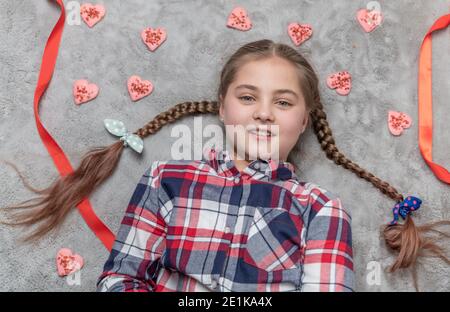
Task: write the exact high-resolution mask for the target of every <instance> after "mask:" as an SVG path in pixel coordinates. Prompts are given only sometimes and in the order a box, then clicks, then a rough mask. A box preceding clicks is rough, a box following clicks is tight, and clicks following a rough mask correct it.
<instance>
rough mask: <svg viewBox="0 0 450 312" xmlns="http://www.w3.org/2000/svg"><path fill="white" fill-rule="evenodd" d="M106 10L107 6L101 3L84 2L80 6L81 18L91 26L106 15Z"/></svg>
mask: <svg viewBox="0 0 450 312" xmlns="http://www.w3.org/2000/svg"><path fill="white" fill-rule="evenodd" d="M105 12H106V10H105V7H104V6H103V5H101V4H97V5H92V4H90V3H83V4H82V5H81V7H80V14H81V18H82V19H83V21H84V22H85V23H86V24H87V25H88V26H89V27H93V26H94V25H95V24H97V23H98V22H99V21H100V20H101V19H102V18H103V16H105Z"/></svg>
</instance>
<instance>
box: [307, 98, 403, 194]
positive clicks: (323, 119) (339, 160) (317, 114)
mask: <svg viewBox="0 0 450 312" xmlns="http://www.w3.org/2000/svg"><path fill="white" fill-rule="evenodd" d="M316 104H317V107H316V108H315V109H313V110H312V111H311V113H310V116H311V118H312V126H313V128H314V132H315V133H316V135H317V139H318V140H319V143H320V146H321V147H322V149H323V150H324V151H325V154H326V156H327V158H329V159H331V160H332V161H334V162H335V163H336V164H337V165H340V166H342V167H344V168H346V169H349V170H350V171H352V172H353V173H355V174H356V175H357V176H358V177H360V178H362V179H364V180H366V181H368V182H370V183H372V184H373V185H374V186H375V187H376V188H378V189H379V190H380V191H381V192H382V193H383V194H385V195H387V196H389V197H390V198H392V199H393V200H395V201H402V200H403V195H402V194H400V193H399V192H398V191H397V190H396V189H395V188H394V187H392V186H391V185H389V183H387V182H385V181H383V180H381V179H379V178H377V177H376V176H375V175H373V174H372V173H370V172H368V171H367V170H365V169H363V168H361V167H360V166H359V165H358V164H356V163H354V162H353V161H351V160H350V159H348V158H347V157H345V155H344V154H342V153H341V152H339V150H338V148H337V147H336V145H335V141H334V138H333V134H332V132H331V129H330V127H329V126H328V121H327V115H326V114H325V112H324V111H323V106H322V103H321V101H320V99H319V100H316Z"/></svg>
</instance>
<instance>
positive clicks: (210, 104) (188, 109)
mask: <svg viewBox="0 0 450 312" xmlns="http://www.w3.org/2000/svg"><path fill="white" fill-rule="evenodd" d="M218 112H219V105H218V103H217V101H200V102H183V103H179V104H177V105H175V106H173V107H172V108H170V109H169V110H167V111H165V112H162V113H160V114H158V115H157V116H156V117H155V118H153V119H152V120H151V121H149V122H148V123H147V124H146V125H144V126H143V127H142V128H140V129H139V130H137V131H136V132H135V134H137V135H139V136H140V137H141V138H145V137H147V136H148V135H150V134H155V133H156V132H158V131H159V129H161V128H162V127H163V126H165V125H166V124H168V123H173V122H175V121H177V120H178V119H180V118H182V117H183V116H186V115H196V114H199V113H201V114H205V113H213V114H217V113H218Z"/></svg>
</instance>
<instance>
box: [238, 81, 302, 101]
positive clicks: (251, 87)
mask: <svg viewBox="0 0 450 312" xmlns="http://www.w3.org/2000/svg"><path fill="white" fill-rule="evenodd" d="M238 89H250V90H254V91H258V90H259V89H258V87H256V86H253V85H249V84H241V85H239V86H237V87H236V90H238ZM281 93H290V94H292V95H294V96H295V97H296V98H298V97H299V96H298V94H297V93H296V92H294V91H292V90H291V89H278V90H275V94H281Z"/></svg>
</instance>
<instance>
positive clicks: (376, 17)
mask: <svg viewBox="0 0 450 312" xmlns="http://www.w3.org/2000/svg"><path fill="white" fill-rule="evenodd" d="M356 19H357V20H358V22H359V24H360V25H361V27H362V28H363V29H364V31H365V32H371V31H372V30H374V29H375V28H377V27H378V26H379V25H380V24H381V22H382V21H383V14H382V13H381V12H380V11H378V10H372V11H368V10H366V9H361V10H359V11H358V13H357V14H356Z"/></svg>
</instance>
